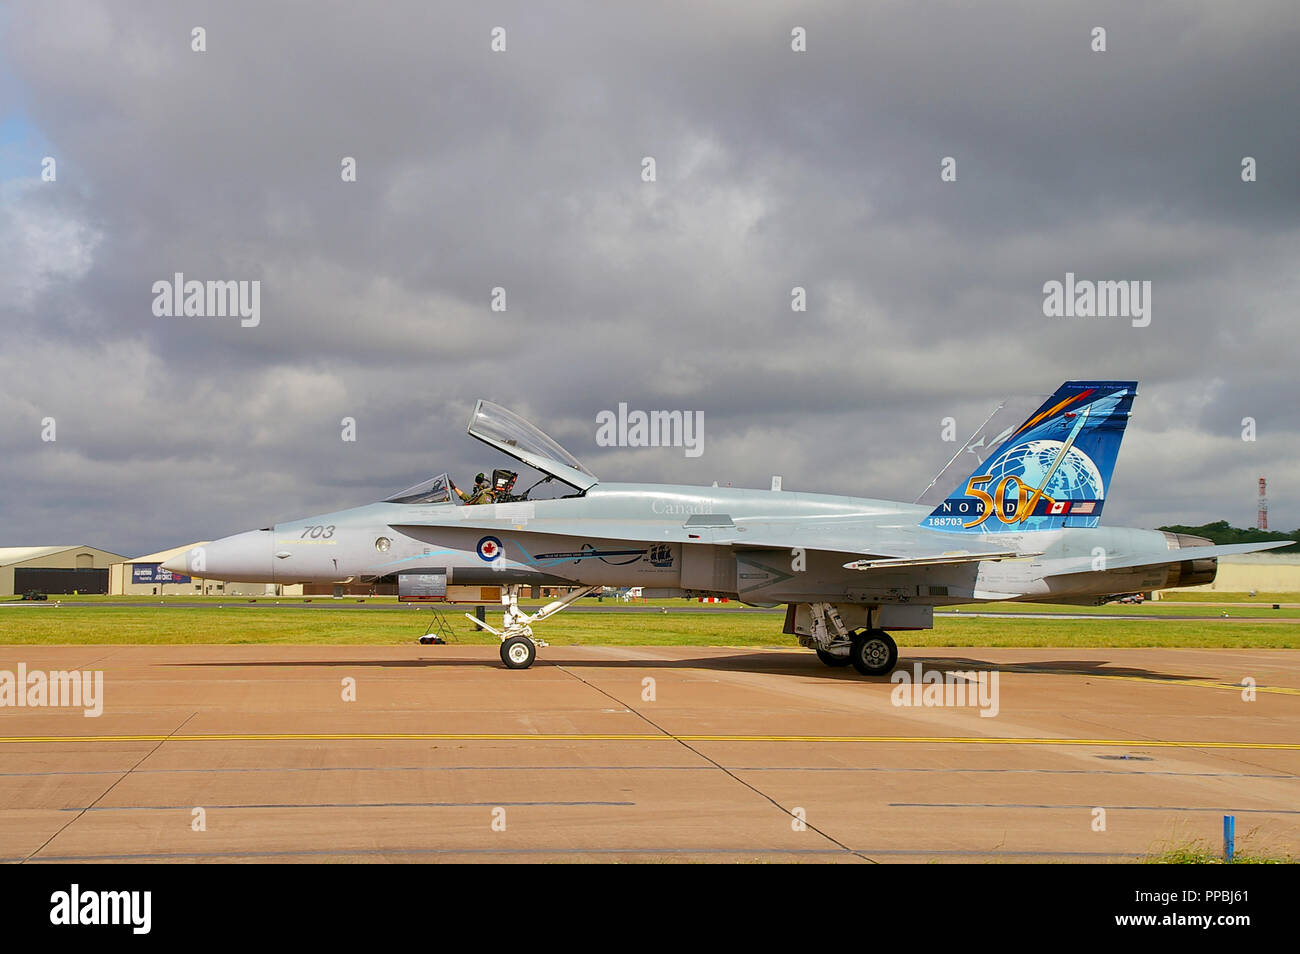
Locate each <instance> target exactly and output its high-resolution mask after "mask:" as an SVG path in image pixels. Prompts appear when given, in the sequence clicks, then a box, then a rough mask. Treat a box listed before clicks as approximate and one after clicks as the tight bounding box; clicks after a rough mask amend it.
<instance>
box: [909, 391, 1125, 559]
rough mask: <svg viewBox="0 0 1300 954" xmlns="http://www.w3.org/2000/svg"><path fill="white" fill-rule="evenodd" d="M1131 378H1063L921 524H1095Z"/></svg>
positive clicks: (987, 528) (970, 529)
mask: <svg viewBox="0 0 1300 954" xmlns="http://www.w3.org/2000/svg"><path fill="white" fill-rule="evenodd" d="M1136 395H1137V382H1136V381H1067V382H1065V383H1064V384H1063V385H1061V386H1060V387H1059V388H1058V389H1057V390H1056V393H1055V394H1053V395H1052V396H1051V397H1049V398H1048V399H1047V400H1046V401H1044V402H1043V404H1042V406H1040V407H1039V408H1038V410H1036V411H1035V412H1034V413H1033V414H1031V415H1030V416H1029V419H1028V420H1026V421H1025V422H1024V423H1023V424H1021V425H1020V426H1019V427H1018V428H1016V429H1015V430H1014V431H1012V433H1011V435H1010V436H1009V437H1007V438H1006V440H1004V441H1003V442H1002V443H1001V444H1000V445H999V446H998V448H997V449H996V450H995V451H994V452H993V453H992V454H990V455H989V457H988V458H987V459H986V460H985V461H984V462H983V463H981V464H979V465H978V466H977V467H976V468H975V471H974V472H973V473H972V474H971V475H970V476H969V477H968V478H967V479H966V481H965V482H964V483H962V484H960V485H959V486H958V487H957V489H956V490H955V491H953V493H952V494H950V495H949V496H948V499H946V500H944V501H943V502H942V503H940V504H939V506H938V507H936V508H935V509H934V511H933V512H932V513H931V514H930V515H929V516H928V517H926V518H925V519H924V520H922V521H921V526H923V527H928V528H930V529H932V530H945V531H949V532H952V533H1015V532H1021V531H1026V530H1058V529H1060V528H1062V527H1095V526H1097V524H1098V522H1099V520H1100V518H1101V511H1102V507H1103V506H1104V504H1105V502H1106V491H1107V488H1108V486H1109V485H1110V476H1111V473H1112V472H1113V471H1114V469H1115V457H1116V456H1117V455H1118V454H1119V445H1120V441H1121V440H1123V438H1124V428H1125V427H1126V426H1127V425H1128V418H1129V411H1130V409H1131V408H1132V406H1133V398H1134V397H1135V396H1136Z"/></svg>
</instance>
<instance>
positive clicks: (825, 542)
mask: <svg viewBox="0 0 1300 954" xmlns="http://www.w3.org/2000/svg"><path fill="white" fill-rule="evenodd" d="M1136 393H1137V383H1136V382H1133V381H1070V382H1067V383H1065V384H1064V385H1062V386H1061V387H1060V388H1059V389H1058V390H1057V391H1056V393H1055V394H1053V395H1052V396H1051V397H1050V398H1048V399H1047V400H1046V401H1045V402H1044V403H1043V404H1042V405H1041V406H1040V407H1038V409H1037V410H1036V411H1034V413H1033V414H1031V415H1030V417H1029V418H1028V420H1026V421H1024V422H1023V423H1022V424H1020V425H1019V426H1018V427H1014V426H1013V427H1008V428H1006V429H1005V430H1003V431H1001V432H1000V433H997V434H996V436H995V437H992V439H989V435H992V434H994V433H995V429H994V428H989V430H988V432H987V433H986V434H980V435H977V436H978V437H979V439H978V442H977V441H976V438H975V437H974V436H973V437H972V438H971V440H970V441H969V442H968V443H967V445H966V447H967V448H968V449H972V452H974V448H981V449H982V450H983V451H985V452H987V451H988V449H989V448H990V447H992V448H993V449H992V451H991V453H987V456H984V457H982V458H981V457H980V454H979V453H978V452H974V453H975V458H976V460H978V465H977V466H976V467H975V469H974V472H973V473H971V474H970V475H969V476H968V477H967V478H966V480H965V481H964V482H962V483H960V484H958V485H956V487H955V488H954V489H953V490H952V491H951V492H949V493H947V494H946V495H945V496H943V498H942V499H941V500H939V502H938V504H937V506H933V507H931V506H929V505H925V504H908V503H898V502H894V501H888V500H875V499H870V498H862V497H846V496H838V495H829V494H811V493H794V492H788V491H782V490H778V489H773V490H745V489H739V488H731V487H726V488H723V487H716V486H715V487H690V486H675V485H667V484H615V483H602V482H601V481H600V480H599V479H598V478H597V477H596V476H595V475H594V474H592V473H591V472H590V471H589V470H587V468H586V467H584V466H583V465H582V464H581V463H579V462H578V460H577V459H576V458H574V457H573V455H571V454H570V453H568V452H567V451H566V450H564V448H562V447H561V446H560V445H559V444H557V443H556V442H555V441H553V440H551V438H549V437H547V436H546V435H545V434H544V433H542V432H541V431H540V430H538V429H537V428H536V427H534V426H532V425H531V424H529V423H528V422H527V421H525V420H523V419H522V418H520V417H518V416H517V415H515V414H513V413H511V412H510V411H508V410H507V409H505V408H503V407H500V406H498V405H496V404H492V403H490V402H488V401H479V402H478V403H477V405H476V406H475V408H474V412H473V415H472V416H471V418H470V423H469V434H470V435H471V436H473V437H475V438H477V439H478V440H480V441H482V442H483V443H485V444H488V445H489V446H491V447H493V448H495V449H497V450H499V451H501V452H502V453H504V454H507V455H509V456H510V457H513V458H515V459H516V460H518V461H519V462H521V463H523V464H526V465H528V466H529V467H531V468H534V469H536V470H537V471H539V472H541V473H542V474H544V475H545V477H544V478H543V481H544V482H545V481H558V482H559V483H560V484H563V485H565V486H566V487H567V488H568V489H569V490H570V491H571V493H569V494H568V495H567V496H560V497H556V498H553V499H537V500H531V499H529V493H528V492H527V491H525V492H523V493H521V494H519V495H514V494H513V493H512V492H511V491H512V490H513V484H514V480H513V478H514V475H513V474H511V473H510V472H508V471H499V472H498V473H497V474H495V475H494V482H493V483H494V486H495V488H496V490H497V494H496V497H495V502H493V503H480V504H476V505H465V504H463V503H462V502H461V500H460V499H459V498H458V497H457V496H455V495H453V494H452V493H451V489H450V487H451V484H450V481H449V479H448V477H447V475H446V474H442V475H440V476H437V477H434V478H432V479H431V480H427V481H424V482H423V483H420V484H417V485H416V486H414V487H411V488H409V489H407V490H404V491H402V492H401V493H398V494H394V495H393V496H391V497H389V498H388V499H386V500H383V501H380V502H378V503H372V504H367V505H366V506H363V507H357V508H354V509H351V510H343V511H339V512H337V513H326V514H319V515H317V516H312V517H304V518H302V519H300V520H290V521H288V522H286V523H280V524H276V525H275V526H273V527H266V528H264V529H261V530H251V531H248V532H246V533H240V534H236V535H234V536H230V537H225V538H224V539H220V540H217V541H215V542H213V543H209V544H207V545H205V546H202V547H196V548H194V549H192V550H190V551H188V552H186V553H185V554H183V555H182V556H180V557H178V558H176V559H174V560H173V561H170V562H168V563H166V564H164V568H166V569H168V570H172V571H174V572H178V573H189V574H193V575H196V576H202V577H208V578H211V579H223V580H238V581H246V582H272V583H303V582H327V583H346V582H350V581H354V580H355V581H374V580H378V579H381V578H396V579H397V581H398V584H399V592H400V591H401V590H403V589H404V588H405V587H406V586H407V585H408V584H409V585H412V586H414V585H428V584H430V583H431V584H432V585H433V586H435V587H436V586H438V585H443V586H445V585H449V584H450V585H460V584H469V585H480V586H481V585H489V586H500V587H501V594H502V596H501V602H502V606H503V609H504V621H503V622H502V624H501V626H500V627H499V628H498V627H495V626H492V625H491V624H488V623H485V622H481V623H478V625H480V626H482V627H483V628H484V629H486V630H489V631H490V632H492V633H494V634H495V635H497V636H498V637H500V639H501V659H502V662H503V663H504V664H505V665H506V666H507V667H508V668H511V669H524V668H527V667H528V666H530V665H532V663H533V660H534V659H535V657H536V653H537V647H538V646H545V645H546V644H545V643H544V642H543V641H542V640H541V639H540V638H538V636H537V635H535V633H534V631H533V627H534V626H536V625H537V624H538V623H540V622H541V621H543V620H545V619H547V618H548V617H550V616H553V615H555V614H556V613H558V612H559V611H561V610H562V609H564V608H565V607H566V606H569V605H571V604H572V603H573V602H575V601H576V600H578V599H580V598H581V597H583V596H585V595H587V594H589V593H592V592H594V591H596V590H597V589H599V588H601V587H606V586H609V587H641V588H642V593H643V595H645V596H647V597H651V598H655V597H660V598H662V597H691V598H693V597H697V596H714V597H728V598H730V599H733V600H739V601H742V602H745V603H750V604H757V605H763V606H774V605H781V604H784V605H785V606H786V615H785V630H784V631H785V632H786V633H788V634H790V635H791V636H793V637H794V638H795V639H796V640H797V641H798V643H799V644H800V645H801V646H805V647H807V648H809V649H813V650H815V651H816V653H817V656H818V657H819V658H820V659H821V661H822V662H823V663H825V664H826V665H828V666H847V665H852V666H853V667H855V668H856V669H857V670H858V672H860V673H862V674H864V675H882V674H885V673H888V672H889V671H890V670H891V669H893V668H894V666H895V665H896V663H897V661H898V647H897V645H896V644H895V642H894V640H893V638H892V637H891V636H890V635H889V634H890V632H899V631H905V630H920V629H929V628H931V627H932V626H933V618H934V608H935V607H936V606H944V605H950V604H956V603H971V602H980V601H992V600H1024V601H1031V602H1042V603H1075V604H1079V603H1086V604H1096V603H1101V602H1104V601H1105V600H1107V599H1108V598H1110V597H1111V596H1113V595H1115V594H1122V593H1133V592H1138V591H1145V590H1153V589H1160V588H1162V587H1173V586H1193V585H1196V584H1201V583H1209V582H1211V581H1212V580H1213V579H1214V577H1215V573H1216V571H1217V568H1218V563H1217V560H1218V558H1219V557H1221V556H1225V555H1228V554H1235V553H1246V552H1249V551H1252V550H1264V549H1269V548H1271V547H1276V546H1284V545H1286V543H1287V542H1288V541H1280V542H1272V543H1252V544H1240V545H1232V546H1215V545H1213V544H1212V543H1211V541H1209V540H1206V539H1204V538H1201V537H1193V536H1187V535H1185V534H1174V533H1163V532H1159V531H1155V530H1138V529H1128V528H1121V527H1103V526H1101V525H1100V518H1101V514H1102V509H1103V508H1104V506H1105V503H1106V497H1107V487H1108V485H1109V483H1110V477H1111V473H1112V470H1113V468H1114V464H1115V458H1116V455H1117V453H1118V450H1119V445H1120V440H1121V438H1122V437H1123V434H1124V428H1125V425H1126V424H1127V422H1128V416H1129V410H1130V408H1131V406H1132V403H1133V398H1134V396H1135V395H1136ZM987 424H988V422H986V425H987ZM960 457H962V454H961V453H960V452H959V454H958V455H957V458H954V461H956V460H957V459H958V458H960ZM951 463H952V462H950V464H951ZM535 585H548V586H570V587H573V589H572V590H570V591H569V593H568V594H567V595H566V596H565V597H564V598H563V599H560V600H557V601H555V602H552V603H550V604H548V605H546V606H544V607H542V608H541V609H539V610H538V611H536V612H534V613H532V614H531V615H529V614H527V613H525V612H524V611H523V610H522V609H521V608H520V606H519V602H518V598H519V595H520V592H521V589H522V588H523V587H525V586H535ZM435 591H436V590H435ZM470 618H471V619H473V617H470Z"/></svg>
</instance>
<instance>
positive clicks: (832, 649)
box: [804, 603, 898, 676]
mask: <svg viewBox="0 0 1300 954" xmlns="http://www.w3.org/2000/svg"><path fill="white" fill-rule="evenodd" d="M811 610H812V629H813V635H812V642H813V648H814V649H815V650H816V651H817V658H818V659H820V660H821V661H822V662H823V663H825V664H826V665H827V666H830V667H831V668H832V669H838V668H840V667H842V666H852V667H853V668H854V669H856V670H857V671H858V672H860V673H862V675H864V676H883V675H885V674H886V673H888V672H890V671H892V670H893V668H894V666H896V665H897V664H898V644H897V643H895V642H894V640H893V638H892V637H890V635H889V634H888V633H887V632H885V631H884V630H883V629H858V630H854V631H852V632H850V631H849V629H848V628H847V627H846V626H845V625H844V621H843V620H842V619H840V614H839V611H838V610H836V609H835V606H834V604H831V603H813V604H812V606H811ZM804 645H807V643H804Z"/></svg>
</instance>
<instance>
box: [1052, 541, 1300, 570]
mask: <svg viewBox="0 0 1300 954" xmlns="http://www.w3.org/2000/svg"><path fill="white" fill-rule="evenodd" d="M1293 543H1295V541H1294V540H1270V541H1269V542H1268V543H1227V544H1224V545H1222V546H1211V547H1184V548H1182V549H1181V550H1169V551H1168V552H1166V553H1164V554H1161V555H1160V556H1158V557H1157V556H1156V555H1154V554H1152V553H1142V554H1137V555H1135V556H1131V557H1120V558H1119V559H1107V560H1106V565H1105V569H1106V570H1125V569H1129V568H1132V567H1140V566H1168V565H1169V564H1171V563H1182V562H1184V561H1187V560H1215V559H1218V558H1219V557H1226V556H1236V555H1237V554H1239V553H1256V552H1258V551H1260V550H1276V549H1277V548H1278V547H1289V546H1291V545H1292V544H1293ZM1095 572H1097V571H1096V570H1094V569H1087V570H1076V571H1074V572H1073V573H1063V574H1056V575H1058V576H1072V575H1074V573H1095Z"/></svg>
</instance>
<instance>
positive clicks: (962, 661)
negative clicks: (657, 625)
mask: <svg viewBox="0 0 1300 954" xmlns="http://www.w3.org/2000/svg"><path fill="white" fill-rule="evenodd" d="M555 648H558V649H560V650H561V651H560V652H559V653H556V652H554V651H552V650H554V649H555ZM915 663H921V664H922V667H923V671H931V670H938V671H940V672H944V673H948V672H970V671H979V670H984V671H988V670H993V669H996V670H997V671H999V672H1004V673H1005V672H1014V673H1028V674H1041V675H1054V676H1099V677H1101V676H1125V677H1131V678H1139V679H1155V680H1163V681H1170V682H1181V681H1188V680H1203V679H1213V678H1215V677H1213V676H1197V675H1180V674H1177V673H1164V672H1156V671H1154V670H1150V669H1143V668H1140V667H1133V666H1111V665H1110V664H1109V663H1108V662H1107V661H1105V660H1096V659H1065V660H1042V661H1033V662H1024V663H1015V662H1003V663H994V662H992V661H990V660H987V659H974V658H969V657H953V656H948V657H936V656H921V657H911V658H909V657H908V656H907V655H906V649H904V650H903V653H902V654H901V655H900V657H899V661H898V668H899V669H902V670H904V671H906V672H908V673H910V672H911V671H912V666H913V664H915ZM163 665H166V666H178V667H181V668H189V667H193V666H203V667H208V666H212V667H217V668H231V667H235V668H238V667H244V666H252V667H262V666H268V667H280V668H301V667H303V666H324V667H347V668H361V667H378V668H381V669H385V668H393V669H402V668H405V669H412V668H413V669H437V668H444V667H445V668H452V669H454V668H457V667H462V668H481V667H483V666H485V665H486V666H492V667H494V668H495V667H500V668H502V669H504V668H505V667H504V666H501V664H500V663H499V662H498V661H497V660H495V659H492V658H490V657H489V658H483V659H465V658H459V657H448V658H442V659H439V658H429V657H425V658H420V659H299V660H280V659H275V660H269V659H268V660H248V661H239V662H234V661H231V662H192V663H164V664H163ZM534 666H538V667H545V666H559V667H563V668H566V669H638V670H646V669H708V670H716V671H718V672H749V673H769V674H773V675H798V676H820V677H822V678H826V679H832V680H847V681H850V682H861V681H863V680H864V679H866V680H867V681H871V682H889V677H888V676H869V677H864V676H861V675H859V674H858V673H857V672H856V671H855V670H854V669H853V668H852V667H844V668H840V669H832V668H830V667H828V666H825V665H823V664H822V663H821V662H820V661H819V660H818V659H817V658H816V657H815V656H814V655H813V654H812V653H770V652H764V653H743V652H737V653H730V654H728V655H725V656H698V657H694V658H691V659H590V658H582V659H575V658H566V657H565V656H564V655H563V647H552V649H550V650H547V651H546V655H544V656H542V655H539V656H538V658H537V662H536V663H534Z"/></svg>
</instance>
